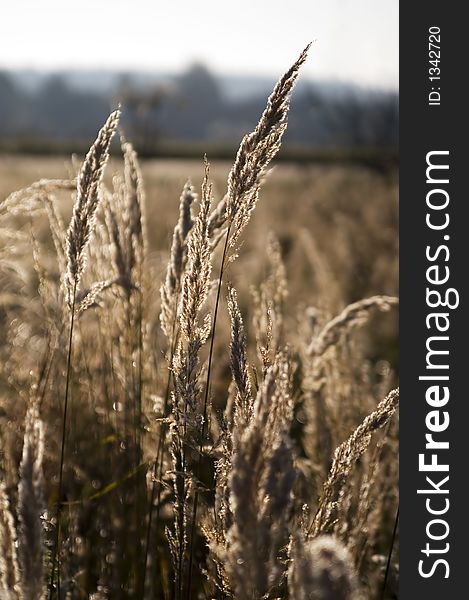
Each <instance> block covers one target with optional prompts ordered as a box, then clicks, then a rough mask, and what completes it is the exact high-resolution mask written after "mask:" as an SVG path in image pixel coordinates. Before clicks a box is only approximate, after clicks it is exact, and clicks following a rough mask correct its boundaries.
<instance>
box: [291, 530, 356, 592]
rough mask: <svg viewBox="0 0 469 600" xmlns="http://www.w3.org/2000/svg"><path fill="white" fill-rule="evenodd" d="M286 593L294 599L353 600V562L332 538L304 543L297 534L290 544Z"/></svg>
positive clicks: (321, 538) (354, 578)
mask: <svg viewBox="0 0 469 600" xmlns="http://www.w3.org/2000/svg"><path fill="white" fill-rule="evenodd" d="M289 563H290V564H289V569H288V592H289V596H290V598H294V599H295V600H356V599H357V598H358V586H357V580H356V575H355V573H354V567H353V561H352V559H351V557H350V556H349V554H348V552H347V550H346V549H345V547H344V546H343V545H342V544H341V543H340V542H339V540H337V539H336V538H334V537H331V536H320V537H318V538H315V539H314V540H311V541H306V540H305V539H304V537H303V535H302V534H300V533H297V534H296V535H295V536H294V537H293V539H292V541H291V545H290V561H289Z"/></svg>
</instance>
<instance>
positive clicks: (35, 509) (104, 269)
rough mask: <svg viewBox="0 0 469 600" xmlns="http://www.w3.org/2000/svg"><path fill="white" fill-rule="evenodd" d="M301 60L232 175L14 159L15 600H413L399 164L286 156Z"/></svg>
mask: <svg viewBox="0 0 469 600" xmlns="http://www.w3.org/2000/svg"><path fill="white" fill-rule="evenodd" d="M305 59H306V51H305V52H304V53H302V54H301V55H300V57H299V59H298V61H297V62H296V63H295V64H294V65H293V66H292V68H291V69H290V70H289V71H288V72H287V73H286V74H285V75H284V76H283V77H282V78H281V79H280V80H279V83H278V84H277V86H276V87H275V89H274V91H273V93H272V95H271V97H270V98H269V101H268V103H267V107H266V109H265V111H264V113H263V114H262V116H261V118H260V120H259V123H258V125H257V127H256V128H255V129H254V130H253V132H251V133H250V134H247V135H246V136H245V137H244V138H243V139H242V141H241V144H240V148H239V150H238V153H237V155H236V157H233V160H234V164H233V163H232V164H229V163H225V162H215V163H213V164H211V163H210V157H208V158H205V160H202V158H201V160H200V161H174V160H172V161H165V160H145V161H141V162H140V161H139V160H138V157H137V155H136V153H135V151H134V149H133V147H132V145H131V143H130V142H129V141H127V140H126V139H125V138H124V136H123V134H122V132H121V131H120V130H119V116H120V114H119V110H117V111H115V112H113V113H112V114H111V115H110V117H109V118H108V120H107V122H106V123H105V124H104V125H103V127H102V129H101V130H100V132H99V133H98V135H97V138H96V140H95V141H94V143H93V144H92V145H91V148H90V150H89V152H88V154H87V155H86V157H85V158H84V159H83V158H81V157H80V158H79V157H76V156H74V157H72V158H71V159H65V158H58V157H37V156H35V157H29V158H28V157H27V156H25V157H19V156H4V157H2V158H1V159H0V193H1V195H0V198H1V200H0V238H1V240H2V241H1V245H0V333H1V337H0V340H1V343H0V598H1V599H2V600H3V599H4V598H5V599H8V600H10V599H11V600H18V599H24V600H39V599H42V598H51V599H52V598H73V599H75V598H76V599H82V598H94V599H95V600H100V599H102V598H110V599H113V600H114V599H121V598H122V599H127V598H129V599H130V598H132V599H133V598H136V599H137V598H138V599H153V598H155V599H160V598H161V599H173V598H174V599H176V600H182V599H190V598H192V599H193V600H195V599H199V598H201V599H202V598H210V599H222V598H235V599H237V600H254V599H256V600H257V599H258V600H261V599H272V600H273V599H278V598H282V599H283V598H285V599H286V598H290V599H291V600H303V599H304V600H306V599H310V598H312V599H321V600H327V599H330V600H342V599H343V600H352V599H353V600H357V599H359V598H376V599H378V598H395V597H397V587H396V586H397V580H398V569H397V559H398V539H397V538H398V532H397V522H398V491H397V485H398V462H397V461H398V422H397V409H398V402H399V392H398V389H397V388H396V385H397V368H398V341H397V303H398V301H397V297H396V295H397V210H398V204H397V172H396V169H395V167H393V166H392V165H391V166H390V167H389V168H387V169H385V170H375V169H372V168H370V167H369V166H366V165H363V166H358V165H357V164H354V165H350V164H348V165H340V164H321V165H320V164H315V163H308V162H304V163H302V164H301V165H297V164H293V163H292V164H290V163H288V164H287V163H282V164H281V165H278V166H274V163H273V162H272V161H273V160H274V158H275V156H276V154H277V152H278V151H279V149H280V145H281V141H282V137H283V134H284V131H285V128H286V126H287V116H288V109H289V101H290V95H291V92H292V89H293V87H294V84H295V81H296V79H297V76H298V73H299V70H300V68H301V64H302V63H303V62H304V60H305ZM111 143H112V144H113V146H112V147H113V150H114V151H113V157H112V158H111V159H109V149H110V147H111ZM272 167H273V169H271V168H272Z"/></svg>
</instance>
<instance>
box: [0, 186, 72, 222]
mask: <svg viewBox="0 0 469 600" xmlns="http://www.w3.org/2000/svg"><path fill="white" fill-rule="evenodd" d="M74 189H76V181H75V180H74V179H40V180H39V181H35V182H34V183H32V184H31V185H29V186H28V187H26V188H22V189H21V190H16V191H15V192H13V193H11V194H10V195H9V196H7V197H6V198H5V200H4V201H3V202H1V203H0V217H3V216H4V215H6V214H9V215H18V214H22V213H23V212H25V211H27V210H30V209H31V208H33V209H34V208H38V204H37V202H38V201H39V200H41V199H42V197H43V196H44V194H47V193H51V192H53V191H56V190H74Z"/></svg>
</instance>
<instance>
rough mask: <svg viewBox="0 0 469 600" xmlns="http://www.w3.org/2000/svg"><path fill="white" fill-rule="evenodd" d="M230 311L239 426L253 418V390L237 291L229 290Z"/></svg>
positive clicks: (232, 364) (232, 371)
mask: <svg viewBox="0 0 469 600" xmlns="http://www.w3.org/2000/svg"><path fill="white" fill-rule="evenodd" d="M228 311H229V313H230V319H231V343H230V353H231V361H230V362H231V373H232V376H233V381H234V382H235V384H236V387H237V390H238V393H237V395H236V400H235V419H236V420H237V421H238V424H237V426H238V427H241V423H244V424H245V425H247V424H248V423H249V421H250V420H251V416H252V390H251V381H250V379H249V365H248V358H247V350H246V334H245V332H244V325H243V319H242V317H241V312H240V310H239V307H238V299H237V294H236V290H235V289H234V288H233V287H232V286H229V288H228Z"/></svg>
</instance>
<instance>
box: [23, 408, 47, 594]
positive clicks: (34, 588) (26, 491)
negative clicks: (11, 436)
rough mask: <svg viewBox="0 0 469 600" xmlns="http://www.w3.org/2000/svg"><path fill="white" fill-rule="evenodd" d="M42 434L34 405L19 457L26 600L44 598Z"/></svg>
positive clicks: (30, 411)
mask: <svg viewBox="0 0 469 600" xmlns="http://www.w3.org/2000/svg"><path fill="white" fill-rule="evenodd" d="M43 455H44V431H43V425H42V421H41V420H40V419H39V412H38V408H37V406H36V405H35V404H33V406H32V407H31V408H30V409H29V410H28V413H27V415H26V430H25V434H24V445H23V457H22V459H21V464H20V483H19V486H18V519H19V530H18V553H19V561H20V567H21V581H22V583H21V588H22V594H23V597H24V598H25V599H26V598H27V599H28V600H41V598H43V595H44V532H43V527H42V519H41V517H42V512H43V510H44V479H43V473H42V459H43Z"/></svg>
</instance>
